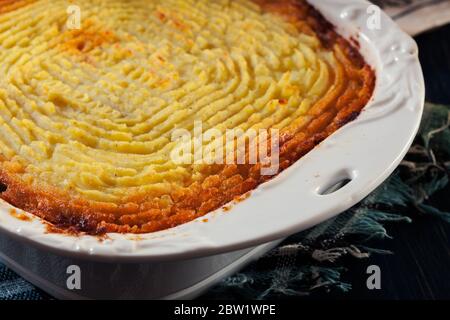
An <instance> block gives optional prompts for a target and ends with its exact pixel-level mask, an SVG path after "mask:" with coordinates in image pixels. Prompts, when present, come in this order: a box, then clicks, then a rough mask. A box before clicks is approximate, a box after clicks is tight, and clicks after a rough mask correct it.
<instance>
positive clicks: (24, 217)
mask: <svg viewBox="0 0 450 320" xmlns="http://www.w3.org/2000/svg"><path fill="white" fill-rule="evenodd" d="M9 214H10V215H11V216H13V217H14V218H16V219H19V220H22V221H31V218H30V217H29V216H28V215H26V214H25V213H23V212H17V210H16V209H9Z"/></svg>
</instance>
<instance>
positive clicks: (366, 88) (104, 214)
mask: <svg viewBox="0 0 450 320" xmlns="http://www.w3.org/2000/svg"><path fill="white" fill-rule="evenodd" d="M254 1H255V2H256V3H258V4H259V5H260V6H261V7H262V8H263V10H266V11H269V12H272V13H276V14H281V15H283V16H284V17H285V18H286V19H288V21H290V22H292V23H295V24H296V25H297V26H298V28H301V29H302V31H304V32H314V33H315V34H317V35H318V37H319V38H320V40H321V42H322V44H323V46H325V47H327V48H332V47H334V46H336V45H337V46H339V47H340V48H341V50H342V51H343V53H344V59H347V60H348V64H350V65H352V67H357V68H358V69H359V72H358V75H355V77H358V78H360V79H361V82H362V85H361V89H360V90H359V91H358V92H354V90H353V91H352V90H351V89H349V90H346V91H345V92H344V94H342V95H341V96H339V97H338V98H337V99H336V100H333V101H331V102H329V103H327V104H322V105H321V104H317V105H315V106H314V108H313V110H311V112H312V113H313V114H315V115H316V118H315V120H314V121H312V122H311V123H310V124H309V125H308V127H307V128H306V129H305V130H302V131H301V132H288V133H284V135H283V136H282V137H281V141H280V145H281V149H280V171H279V172H281V171H283V170H284V169H286V168H287V167H289V166H290V165H291V164H292V163H294V162H295V161H297V160H298V159H299V158H301V157H302V156H303V155H305V154H306V153H307V152H309V151H310V150H311V149H313V148H314V147H315V146H316V145H317V144H319V143H320V142H321V141H323V140H324V139H325V138H327V137H328V136H329V135H330V134H332V133H333V132H335V131H336V130H337V129H339V128H340V127H342V126H343V125H345V124H346V123H348V122H349V121H352V120H354V119H355V118H356V117H357V116H358V115H359V113H360V112H361V110H362V109H363V107H364V106H365V105H366V104H367V103H368V101H369V99H370V97H371V96H372V92H373V89H374V86H375V75H374V72H373V70H372V69H371V68H370V67H369V66H368V65H367V64H366V63H365V62H364V60H363V58H362V57H361V55H360V54H359V52H358V51H357V49H356V48H354V47H353V46H352V45H351V44H350V43H349V42H348V41H347V40H345V39H343V38H342V37H340V36H339V35H338V34H337V33H336V32H335V30H334V28H333V26H332V25H331V24H329V23H328V22H327V21H326V20H325V19H324V18H323V17H322V15H321V14H320V13H319V12H317V11H316V10H315V9H313V8H312V7H311V6H310V5H307V4H305V3H304V2H299V1H294V0H285V1H271V0H254ZM25 2H29V1H17V2H15V1H7V0H3V1H0V12H2V10H4V8H13V6H14V4H15V3H25ZM5 10H6V9H5ZM12 10H14V9H12ZM304 21H306V24H305V23H304ZM94 38H95V37H94ZM74 39H75V40H74V41H73V43H72V44H73V46H74V48H75V49H77V50H83V48H81V49H80V46H79V42H77V40H76V39H78V38H77V37H75V38H74ZM94 40H98V39H97V38H95V39H94ZM347 72H348V73H349V74H350V76H351V72H352V70H350V68H349V70H347ZM0 160H1V159H0ZM260 166H261V165H260V164H257V165H214V166H209V167H206V168H205V170H208V172H210V173H211V174H210V176H209V177H208V178H207V179H206V180H205V181H204V182H203V183H201V184H199V183H194V184H192V185H190V186H189V187H188V188H185V189H183V190H182V191H177V192H172V193H171V194H170V197H171V199H172V200H173V204H167V203H166V202H165V201H162V200H161V199H154V198H150V199H147V198H148V196H147V195H145V194H140V195H134V196H132V197H130V198H129V199H124V200H126V201H124V204H121V205H120V204H119V205H116V204H111V203H99V202H92V201H88V200H83V199H79V198H76V199H74V198H71V197H70V196H69V195H67V194H66V193H64V192H62V191H60V190H56V189H49V188H47V189H37V188H35V187H32V186H30V185H28V184H26V183H24V182H23V181H21V180H20V179H18V178H17V176H16V175H15V174H14V172H20V170H21V168H20V167H14V165H13V164H11V163H9V162H6V161H4V162H3V163H2V167H1V168H0V188H1V186H2V185H3V187H4V188H3V189H5V188H6V190H4V191H3V192H1V198H3V199H4V200H6V201H8V202H9V203H11V204H12V205H14V206H16V207H18V208H20V209H23V210H25V211H27V212H30V213H33V214H35V215H37V216H39V217H41V218H43V219H45V220H47V221H49V222H51V223H53V224H55V225H57V226H58V227H62V228H66V229H69V230H72V231H83V232H87V233H90V234H102V233H105V232H121V233H125V232H132V233H147V232H154V231H157V230H163V229H167V228H171V227H174V226H177V225H180V224H183V223H185V222H188V221H191V220H193V219H195V218H197V217H200V216H202V215H204V214H206V213H208V212H211V211H212V210H215V209H217V208H220V207H221V206H223V205H225V204H226V203H228V202H230V201H232V200H233V199H234V198H235V197H238V196H240V195H243V194H245V193H246V192H248V191H251V190H253V189H254V188H256V187H257V186H258V185H259V184H261V183H264V182H265V181H267V180H268V179H271V178H273V176H270V177H267V176H262V175H261V174H260ZM279 172H278V173H279ZM0 191H1V189H0Z"/></svg>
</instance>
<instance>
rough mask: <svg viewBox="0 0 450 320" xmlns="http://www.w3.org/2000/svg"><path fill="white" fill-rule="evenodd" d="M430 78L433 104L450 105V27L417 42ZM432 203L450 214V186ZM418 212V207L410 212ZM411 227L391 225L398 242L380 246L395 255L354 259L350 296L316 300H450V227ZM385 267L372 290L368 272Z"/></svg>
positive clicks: (419, 220)
mask: <svg viewBox="0 0 450 320" xmlns="http://www.w3.org/2000/svg"><path fill="white" fill-rule="evenodd" d="M415 39H416V40H417V43H418V45H419V49H420V60H421V63H422V68H423V71H424V75H425V83H426V97H427V101H429V102H433V103H438V104H447V105H450V25H447V26H445V27H442V28H440V29H437V30H434V31H430V32H427V33H425V34H422V35H420V36H417V37H416V38H415ZM431 203H432V204H433V205H435V206H436V207H438V208H440V209H441V210H444V211H447V212H450V186H447V188H445V189H444V190H442V191H440V192H438V193H437V194H436V195H435V196H433V198H432V199H431ZM410 210H414V209H410ZM412 216H413V220H414V222H413V223H411V224H391V225H388V226H387V229H388V232H389V234H390V235H391V236H392V237H393V238H394V239H393V240H385V241H383V242H382V243H380V244H381V245H380V246H378V247H382V248H386V249H388V250H391V251H393V252H394V255H373V256H372V257H371V258H369V259H363V260H357V259H349V260H348V261H347V263H346V266H347V267H348V272H346V273H345V274H344V276H343V280H344V281H345V280H347V281H348V282H350V283H352V285H353V289H352V290H351V291H350V292H347V293H342V292H331V293H315V294H313V295H312V296H311V297H310V298H313V299H314V298H315V299H317V298H338V299H348V298H351V299H450V224H449V223H446V222H444V221H442V220H440V219H438V218H433V217H423V216H422V217H421V216H420V215H419V214H415V213H414V212H413V213H412ZM372 264H375V265H378V266H379V267H380V269H381V290H373V291H371V290H368V289H367V287H366V279H367V277H368V275H367V274H366V269H367V267H368V266H369V265H372Z"/></svg>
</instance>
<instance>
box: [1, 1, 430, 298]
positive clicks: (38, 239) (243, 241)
mask: <svg viewBox="0 0 450 320" xmlns="http://www.w3.org/2000/svg"><path fill="white" fill-rule="evenodd" d="M313 4H314V6H315V7H316V8H317V9H318V10H319V11H320V12H322V13H323V14H324V15H325V17H326V18H327V19H328V20H329V21H331V22H332V23H333V24H334V25H335V26H336V27H337V29H338V32H339V33H340V34H341V35H343V36H344V37H346V38H348V39H350V38H351V39H353V41H357V42H358V43H359V45H360V50H361V53H362V54H363V56H364V58H365V59H366V61H367V62H368V63H369V64H370V65H371V66H372V67H373V68H374V69H375V71H376V76H377V83H376V87H375V92H374V95H373V97H372V99H371V101H370V102H369V104H368V105H367V106H366V107H365V108H364V111H363V112H362V114H361V115H360V116H359V117H358V118H357V119H356V120H355V121H353V122H351V123H350V124H348V125H346V126H345V127H343V128H342V129H340V130H339V131H337V132H336V133H334V134H333V135H332V136H330V137H329V138H328V139H326V140H325V141H324V142H322V143H321V144H320V145H319V146H318V147H316V148H315V149H314V150H312V151H311V152H310V153H308V154H307V155H306V156H304V157H303V158H301V159H300V160H299V161H297V162H296V163H295V164H294V165H292V166H291V167H289V168H288V169H287V170H286V171H284V172H282V173H281V174H280V175H279V176H278V177H276V178H275V179H273V180H271V181H269V182H267V183H265V184H263V185H261V186H260V187H259V188H257V189H256V190H254V191H253V192H252V193H251V196H250V197H249V198H248V199H246V200H245V201H242V202H239V203H236V204H233V205H232V209H231V211H228V210H222V209H220V210H216V211H215V212H212V213H210V214H208V215H207V216H205V217H202V218H200V219H197V220H194V221H192V222H190V223H187V224H183V225H181V226H178V227H176V228H173V229H168V230H164V231H160V232H156V233H152V234H141V235H131V234H107V235H106V236H104V237H102V238H99V237H95V236H90V235H69V234H62V233H52V232H49V230H48V226H47V225H46V224H45V223H44V222H43V221H41V220H40V219H38V218H36V217H34V216H31V215H28V214H27V213H21V212H20V214H19V217H20V218H18V215H17V214H11V209H13V208H12V207H11V206H10V205H9V204H7V203H5V202H2V204H1V212H0V237H1V238H2V241H1V246H2V248H1V252H2V259H3V260H4V261H5V263H6V264H7V265H9V266H11V267H12V268H13V269H14V270H16V271H17V272H18V273H20V274H21V275H23V276H24V277H25V278H27V279H29V280H30V281H31V282H33V283H36V284H37V285H38V286H41V287H43V288H45V289H46V290H47V291H49V292H50V293H51V294H54V295H56V296H58V297H63V298H73V297H87V298H162V297H169V298H174V297H192V296H194V295H196V294H198V293H199V292H200V291H201V290H203V289H205V288H206V287H207V286H209V285H211V284H212V283H213V282H214V281H215V280H217V279H219V278H220V277H222V276H224V275H226V274H228V273H229V272H233V271H235V270H236V269H237V268H239V267H240V266H242V265H243V264H245V263H247V262H248V261H249V260H250V259H251V258H252V257H253V258H254V257H257V256H258V255H260V254H262V253H263V252H264V251H266V250H268V249H269V248H271V247H272V246H273V245H275V244H276V241H279V240H278V239H281V238H283V237H286V236H288V235H290V234H293V233H295V232H298V231H300V230H303V229H305V228H308V227H311V226H313V225H315V224H317V223H320V222H322V221H324V220H326V219H328V218H330V217H332V216H333V215H336V214H338V213H340V212H342V211H344V210H346V209H348V208H349V207H351V206H352V205H354V204H356V203H357V202H358V201H360V200H361V199H362V198H364V197H365V196H367V195H368V194H369V193H370V192H371V191H372V190H373V189H374V188H376V187H377V186H378V185H379V184H380V183H381V182H382V181H383V180H384V179H386V178H387V177H388V176H389V174H390V173H391V172H392V171H393V170H394V169H395V167H396V166H397V165H398V164H399V162H400V161H401V159H402V157H403V156H404V155H405V153H406V152H407V150H408V148H409V146H410V145H411V143H412V140H413V138H414V136H415V134H416V132H417V130H418V127H419V123H420V119H421V115H422V108H423V103H424V84H423V77H422V72H421V68H420V64H419V62H418V53H417V47H416V45H415V43H414V41H413V40H412V39H411V38H410V37H409V36H407V35H406V34H405V33H403V32H402V31H400V30H399V29H398V27H397V26H396V25H395V24H394V23H393V22H392V21H391V20H390V19H389V18H388V17H387V16H386V15H384V14H382V13H381V12H377V11H376V10H375V11H373V10H369V9H370V8H371V7H370V6H371V5H370V4H369V3H368V2H366V1H363V0H324V1H318V2H317V3H313ZM372 9H373V7H372ZM374 14H375V15H377V14H379V15H380V16H379V18H380V19H379V20H375V21H379V25H373V24H371V23H369V21H371V18H372V19H373V17H374V16H373V15H374ZM386 30H389V31H388V32H387V31H386ZM355 39H356V40H355ZM341 181H346V182H348V183H346V184H345V185H344V186H343V187H342V188H340V189H339V190H337V191H335V192H332V193H328V192H327V191H328V190H329V189H330V187H333V186H335V185H336V184H337V183H339V182H341ZM205 219H207V220H208V221H207V222H204V220H205ZM230 230H232V231H230ZM264 243H266V244H264ZM261 244H264V245H261ZM258 245H259V247H256V248H252V247H255V246H258ZM249 248H250V249H249ZM70 265H77V266H80V269H81V270H82V277H83V280H82V287H81V289H80V290H79V292H73V291H70V290H69V289H68V288H67V285H66V279H67V273H66V271H67V266H70ZM174 275H176V276H174ZM143 279H145V280H146V281H143ZM143 282H145V284H143ZM177 292H178V293H177Z"/></svg>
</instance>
